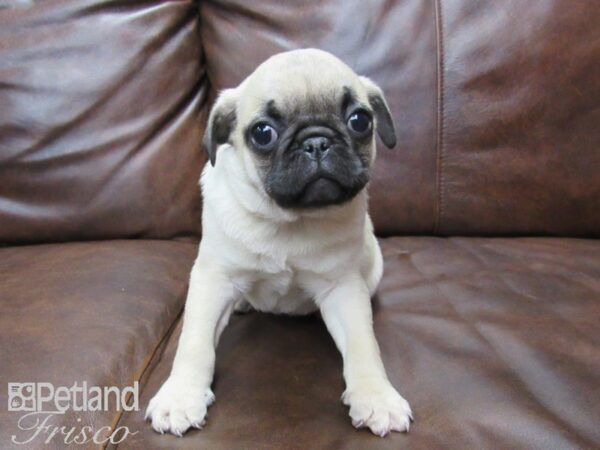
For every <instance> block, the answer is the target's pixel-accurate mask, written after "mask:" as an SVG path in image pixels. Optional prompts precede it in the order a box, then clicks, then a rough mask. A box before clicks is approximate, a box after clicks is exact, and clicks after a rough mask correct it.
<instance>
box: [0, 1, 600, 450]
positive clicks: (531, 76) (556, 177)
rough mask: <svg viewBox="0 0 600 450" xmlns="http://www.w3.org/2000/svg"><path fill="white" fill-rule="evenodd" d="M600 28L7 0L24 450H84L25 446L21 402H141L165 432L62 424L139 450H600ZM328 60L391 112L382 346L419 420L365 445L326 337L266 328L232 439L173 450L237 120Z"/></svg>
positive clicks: (423, 15)
mask: <svg viewBox="0 0 600 450" xmlns="http://www.w3.org/2000/svg"><path fill="white" fill-rule="evenodd" d="M599 23H600V2H598V1H596V0H569V1H567V0H536V1H532V0H396V1H379V0H377V1H369V2H366V1H363V0H346V1H343V2H342V1H333V0H327V1H316V0H315V1H305V0H304V1H303V0H293V1H285V2H284V1H281V0H262V1H258V0H250V1H248V0H227V1H201V2H200V3H198V2H194V1H189V0H177V1H175V0H174V1H142V0H137V1H135V0H128V1H125V0H120V1H119V0H106V1H100V0H4V1H0V242H1V243H2V247H1V248H0V352H1V353H0V381H1V386H0V404H1V406H0V448H2V449H5V448H64V447H65V444H64V443H62V441H61V439H58V438H56V439H53V440H51V441H50V442H49V443H48V444H44V439H45V437H43V438H38V439H36V440H34V441H32V442H30V443H28V444H26V445H15V444H13V443H12V442H11V437H12V436H13V435H17V437H19V438H22V437H23V436H24V434H22V431H20V430H19V429H18V426H17V421H18V418H19V414H18V413H15V412H9V411H8V409H7V383H8V382H26V381H28V382H36V381H38V382H39V381H43V382H52V383H54V384H56V385H63V386H69V385H71V384H72V383H73V382H75V381H79V382H81V381H86V382H87V383H88V384H89V385H100V386H106V385H110V386H112V385H114V386H128V385H131V384H132V383H133V382H134V381H135V380H140V396H141V398H140V407H141V410H140V411H139V412H135V413H122V412H118V411H107V412H96V413H85V414H83V413H76V412H74V411H68V412H67V413H65V414H64V415H63V416H60V417H56V418H55V424H58V425H64V426H65V427H67V428H69V427H71V426H75V425H77V424H79V425H81V424H82V423H84V424H89V425H90V426H93V427H94V428H95V429H98V428H100V427H102V426H113V427H114V426H120V425H126V426H128V427H129V428H130V429H131V431H134V432H137V434H135V435H133V436H130V437H128V438H127V439H126V440H125V441H124V442H123V443H121V444H120V445H118V447H119V448H122V449H132V448H134V449H183V448H185V449H188V448H189V449H192V448H206V449H259V448H260V449H296V448H298V449H317V448H318V449H320V448H326V449H342V448H343V449H365V448H369V449H370V448H373V449H399V448H406V449H438V448H448V449H483V448H486V449H492V448H494V449H496V448H502V449H517V448H518V449H544V450H547V449H576V448H578V449H592V448H600V242H599V241H598V240H595V238H598V237H600V26H599ZM308 46H315V47H320V48H323V49H326V50H329V51H331V52H333V53H335V54H337V55H338V56H340V57H341V58H342V59H344V60H345V61H346V62H347V63H348V64H350V65H351V66H352V67H353V68H354V69H355V70H356V71H357V72H359V73H361V74H364V75H367V76H369V77H371V78H373V79H374V80H375V81H376V82H377V83H378V84H380V85H381V86H382V88H383V89H384V91H385V92H386V94H387V98H388V101H389V104H390V106H391V108H392V110H393V114H394V117H395V121H396V126H397V129H398V139H399V144H398V146H397V148H396V149H395V150H393V151H389V150H387V149H385V148H384V147H383V146H382V147H381V148H380V149H379V153H378V161H377V165H376V170H375V172H376V173H375V176H374V181H373V182H372V185H371V187H370V192H371V212H372V217H373V219H374V222H375V225H376V230H377V233H378V234H379V235H380V236H381V245H382V248H383V253H384V257H385V274H384V278H383V281H382V283H381V286H380V289H379V291H378V294H377V296H376V298H375V299H374V310H375V329H376V334H377V336H378V339H379V342H380V346H381V350H382V354H383V359H384V361H385V363H386V366H387V368H388V372H389V374H390V377H391V379H392V381H393V383H394V384H395V385H396V386H398V387H399V388H400V390H401V392H402V393H403V394H404V395H405V396H406V397H407V399H408V400H409V401H410V402H411V405H412V406H413V409H414V411H415V416H416V417H415V418H416V421H415V423H414V425H413V427H412V428H411V430H410V433H409V434H408V435H403V434H394V435H392V436H388V437H387V438H385V439H381V438H378V437H374V436H372V435H371V434H370V433H368V432H367V431H357V430H354V429H353V428H352V426H351V424H350V420H349V418H348V417H347V411H346V408H345V407H344V406H343V405H342V404H341V403H340V401H339V397H340V394H341V392H342V389H343V382H342V377H341V360H340V357H339V356H338V354H337V352H336V350H335V348H334V345H333V342H332V341H331V339H330V337H329V336H328V334H327V332H326V330H325V329H324V326H323V325H322V323H321V322H320V321H319V319H318V318H316V317H309V318H299V319H298V318H286V317H276V316H269V315H261V314H257V313H250V314H248V315H243V316H236V317H234V318H233V320H232V322H231V324H230V326H229V327H228V329H227V330H226V332H225V334H224V336H223V338H222V342H221V344H220V346H219V348H218V357H217V361H218V362H217V368H216V380H215V384H214V388H215V393H216V396H217V402H216V404H215V405H214V406H213V407H212V408H211V409H210V412H209V422H208V425H207V426H206V428H205V429H204V430H203V431H192V432H189V433H187V434H186V435H185V437H184V438H176V437H174V436H170V435H169V436H161V435H158V434H156V433H154V432H153V431H152V430H151V427H150V426H149V425H148V424H147V423H144V420H143V409H144V408H145V406H146V405H147V402H148V400H149V399H150V397H151V396H152V395H153V393H154V392H155V391H156V389H157V388H158V387H159V385H160V383H161V382H162V381H163V380H164V379H165V378H166V376H167V374H168V371H169V369H170V366H171V362H172V359H173V354H174V350H175V347H176V343H177V337H178V333H179V330H180V318H181V311H182V307H183V303H184V300H185V295H186V288H187V278H188V274H189V271H190V267H191V264H192V261H193V258H194V256H195V253H196V249H197V243H198V239H199V238H200V210H201V199H200V196H199V189H198V187H197V181H198V177H199V173H200V170H201V167H202V165H203V164H204V163H205V156H204V155H203V153H202V151H201V144H200V143H201V139H202V135H203V131H204V122H205V119H206V114H207V111H208V108H209V107H210V104H211V100H212V99H213V98H214V95H215V93H216V92H217V91H218V90H219V89H222V88H225V87H228V86H233V85H235V84H236V83H238V82H239V81H240V80H242V79H243V78H244V77H245V76H246V75H247V74H248V73H249V72H250V71H252V70H253V68H254V67H255V66H256V65H257V64H258V63H260V62H261V61H263V60H264V59H265V58H266V57H267V56H269V55H271V54H273V53H276V52H279V51H282V50H288V49H292V48H296V47H308ZM77 419H81V420H80V422H77ZM100 446H102V445H100ZM71 447H72V448H84V447H93V446H92V445H90V444H88V445H79V446H78V445H76V444H72V446H71Z"/></svg>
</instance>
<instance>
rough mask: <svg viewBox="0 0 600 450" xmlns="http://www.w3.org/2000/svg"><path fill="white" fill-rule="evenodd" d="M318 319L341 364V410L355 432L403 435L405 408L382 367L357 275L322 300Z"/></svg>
mask: <svg viewBox="0 0 600 450" xmlns="http://www.w3.org/2000/svg"><path fill="white" fill-rule="evenodd" d="M318 303H319V308H320V310H321V315H322V316H323V320H324V321H325V325H326V326H327V329H328V330H329V332H330V333H331V335H332V337H333V339H334V341H335V343H336V345H337V347H338V349H339V351H340V352H341V354H342V357H343V360H344V379H345V381H346V390H345V392H344V394H343V395H342V401H343V402H344V404H346V405H348V406H350V417H351V418H352V424H353V425H354V426H355V427H356V428H361V427H368V428H370V429H371V431H372V432H373V433H374V434H376V435H379V436H382V437H383V436H385V435H386V434H388V433H389V432H390V431H408V429H409V427H410V422H411V420H412V412H411V409H410V406H409V404H408V402H407V401H406V400H404V398H402V396H401V395H400V394H399V393H398V392H397V391H396V389H394V387H393V386H392V384H391V383H390V382H389V380H388V377H387V375H386V373H385V368H384V367H383V362H382V361H381V356H380V354H379V346H378V345H377V341H376V339H375V333H374V331H373V313H372V310H371V299H370V297H369V292H368V289H367V286H366V284H365V282H364V281H363V279H362V277H360V275H358V274H357V275H353V276H349V277H346V278H344V279H343V280H340V281H339V282H338V284H337V285H336V286H335V287H334V288H333V289H332V290H331V291H330V292H329V293H328V294H327V295H326V296H324V298H322V299H318Z"/></svg>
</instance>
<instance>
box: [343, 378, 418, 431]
mask: <svg viewBox="0 0 600 450" xmlns="http://www.w3.org/2000/svg"><path fill="white" fill-rule="evenodd" d="M342 401H343V402H344V404H345V405H347V406H350V417H351V418H352V425H354V426H355V427H356V428H364V427H368V428H369V429H370V430H371V431H372V432H373V433H374V434H376V435H377V436H381V437H384V436H385V435H387V434H388V433H389V432H390V431H400V432H403V431H406V432H408V429H409V428H410V422H411V421H412V419H413V415H412V411H411V409H410V405H409V404H408V402H407V401H406V400H404V398H403V397H402V396H401V395H400V394H399V393H398V392H397V391H396V389H394V387H393V386H392V385H391V384H390V383H389V382H387V381H386V382H384V381H382V382H377V383H372V382H371V383H365V384H363V385H360V386H357V387H354V388H352V389H351V390H350V389H349V390H346V392H344V394H343V395H342Z"/></svg>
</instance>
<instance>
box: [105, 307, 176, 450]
mask: <svg viewBox="0 0 600 450" xmlns="http://www.w3.org/2000/svg"><path fill="white" fill-rule="evenodd" d="M182 313H183V307H182V308H181V310H180V311H179V312H178V313H177V315H176V316H175V318H174V319H173V323H171V325H169V327H168V328H167V330H166V331H165V334H164V335H163V336H162V337H161V338H160V340H159V341H158V343H157V344H156V346H155V347H154V350H152V353H151V354H150V357H149V358H148V359H147V361H146V363H145V364H144V365H143V366H142V368H141V370H140V371H138V372H137V373H135V374H134V375H133V381H134V382H135V381H136V379H137V381H138V382H139V381H140V380H141V379H142V378H143V377H144V375H145V374H146V371H147V370H148V368H149V367H150V364H151V363H152V361H154V358H155V356H156V354H157V352H158V350H159V349H160V348H162V346H163V344H164V343H165V342H166V341H167V340H168V339H169V337H170V336H171V335H172V334H173V331H174V330H175V328H176V327H177V324H178V323H179V320H180V318H181V316H182ZM138 373H139V376H137V374H138ZM123 413H124V411H119V414H118V415H117V419H116V420H115V421H113V425H114V426H113V428H112V430H113V431H114V430H115V429H116V427H117V426H118V425H119V423H120V422H121V419H122V418H123ZM108 444H109V441H107V442H105V443H104V446H103V447H102V448H103V449H104V450H105V449H106V448H107V447H108ZM118 447H119V444H116V445H115V446H114V447H113V448H114V449H115V450H116V449H117V448H118Z"/></svg>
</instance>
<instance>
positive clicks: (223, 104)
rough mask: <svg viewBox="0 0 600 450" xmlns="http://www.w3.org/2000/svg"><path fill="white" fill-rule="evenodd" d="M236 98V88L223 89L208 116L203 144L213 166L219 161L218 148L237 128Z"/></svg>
mask: <svg viewBox="0 0 600 450" xmlns="http://www.w3.org/2000/svg"><path fill="white" fill-rule="evenodd" d="M236 99H237V96H236V90H235V89H226V90H224V91H222V92H221V93H220V94H219V96H218V97H217V100H216V101H215V104H214V105H213V107H212V109H211V111H210V115H209V116H208V123H207V124H206V131H205V132H204V139H202V146H203V147H204V150H205V151H206V153H207V154H208V159H209V160H210V163H211V165H212V166H214V165H215V162H216V161H217V149H218V148H219V146H220V145H222V144H224V143H226V142H227V141H228V140H229V136H230V135H231V132H232V131H233V129H234V128H235V120H236V113H235V109H236Z"/></svg>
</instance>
